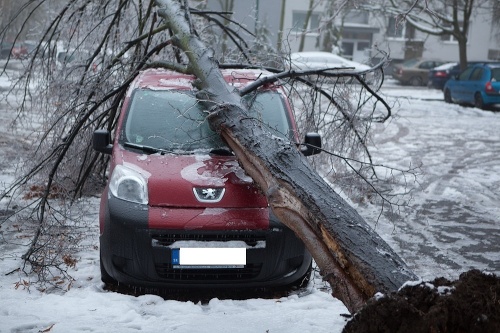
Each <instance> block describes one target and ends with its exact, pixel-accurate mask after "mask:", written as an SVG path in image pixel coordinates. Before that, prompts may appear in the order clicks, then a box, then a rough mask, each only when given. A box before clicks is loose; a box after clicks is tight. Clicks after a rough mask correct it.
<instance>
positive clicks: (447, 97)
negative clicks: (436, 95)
mask: <svg viewBox="0 0 500 333" xmlns="http://www.w3.org/2000/svg"><path fill="white" fill-rule="evenodd" d="M444 101H445V102H446V103H452V102H453V101H452V100H451V92H450V90H449V89H446V90H445V91H444Z"/></svg>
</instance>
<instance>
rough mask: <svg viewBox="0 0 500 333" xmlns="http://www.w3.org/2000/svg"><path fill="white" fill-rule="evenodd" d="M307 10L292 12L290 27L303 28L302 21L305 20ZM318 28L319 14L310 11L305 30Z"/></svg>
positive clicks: (298, 29) (297, 29)
mask: <svg viewBox="0 0 500 333" xmlns="http://www.w3.org/2000/svg"><path fill="white" fill-rule="evenodd" d="M306 17H307V12H297V11H294V12H293V13H292V29H293V30H295V31H302V30H303V29H304V22H305V21H306ZM318 28H319V14H317V13H311V17H310V18H309V23H308V25H307V28H306V30H308V31H311V30H317V29H318Z"/></svg>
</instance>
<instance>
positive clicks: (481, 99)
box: [474, 92, 484, 109]
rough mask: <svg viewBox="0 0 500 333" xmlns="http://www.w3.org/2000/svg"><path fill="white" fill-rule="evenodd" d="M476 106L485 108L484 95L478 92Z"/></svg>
mask: <svg viewBox="0 0 500 333" xmlns="http://www.w3.org/2000/svg"><path fill="white" fill-rule="evenodd" d="M474 106H475V107H476V108H478V109H484V101H483V96H481V94H480V93H478V92H477V93H476V94H475V95H474Z"/></svg>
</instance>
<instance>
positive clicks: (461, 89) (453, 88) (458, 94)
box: [448, 67, 473, 103]
mask: <svg viewBox="0 0 500 333" xmlns="http://www.w3.org/2000/svg"><path fill="white" fill-rule="evenodd" d="M472 69H473V67H469V68H467V69H466V70H465V71H463V72H462V73H460V75H458V77H457V78H456V79H452V80H451V81H450V82H449V84H448V88H449V89H450V92H451V98H452V99H453V100H454V101H456V102H459V103H464V102H465V95H464V94H465V90H466V88H465V86H466V85H467V81H468V80H469V77H470V74H471V73H472Z"/></svg>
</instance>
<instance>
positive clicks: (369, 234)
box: [157, 0, 416, 312]
mask: <svg viewBox="0 0 500 333" xmlns="http://www.w3.org/2000/svg"><path fill="white" fill-rule="evenodd" d="M157 3H158V4H159V6H160V8H161V10H160V11H159V13H160V16H162V17H163V18H165V21H166V22H168V24H169V26H170V28H171V30H172V31H173V33H174V34H175V35H176V37H177V38H174V40H175V43H176V45H177V46H178V47H179V48H180V49H182V50H184V52H185V54H186V56H187V57H188V58H189V62H190V64H189V68H190V70H191V71H192V73H193V74H194V75H196V76H197V78H198V81H197V82H198V86H197V88H198V89H199V90H200V92H199V93H198V97H199V98H200V100H203V101H206V102H205V103H206V109H207V110H210V111H211V113H210V115H209V122H210V124H211V125H212V126H213V128H214V129H215V130H216V131H217V132H219V133H220V135H221V136H222V137H223V138H224V139H225V140H226V141H227V143H228V145H229V146H230V147H231V148H232V149H233V151H234V152H235V154H236V157H237V158H238V161H239V162H240V164H241V166H242V167H243V169H244V170H245V171H246V172H247V173H248V174H249V175H250V176H251V177H252V178H253V179H254V181H255V182H256V184H257V185H258V186H259V187H260V189H261V190H262V191H263V193H264V194H265V195H266V197H267V199H268V201H269V205H270V207H271V209H272V210H273V212H274V213H275V214H276V216H277V217H278V218H279V219H280V220H281V222H282V223H284V224H285V225H287V226H288V227H289V228H291V229H292V230H293V231H294V232H295V233H296V234H297V235H298V236H299V237H300V238H301V239H302V241H303V242H304V244H305V245H306V247H307V248H308V250H309V251H310V252H311V254H312V256H313V258H314V260H315V261H316V263H317V264H318V267H319V268H320V270H321V274H322V275H323V277H324V279H325V280H326V281H328V282H329V283H330V285H331V286H332V289H333V296H335V297H336V298H338V299H340V300H341V301H342V302H343V303H344V304H345V305H346V307H347V308H348V309H349V311H351V312H355V311H357V310H358V309H360V308H361V306H363V305H364V303H365V302H366V301H367V300H368V299H369V298H371V297H372V296H373V295H374V294H375V293H376V292H383V293H387V292H390V291H396V290H397V289H399V288H400V287H401V285H402V284H403V283H404V282H406V281H408V280H412V279H415V278H416V276H415V275H414V274H413V273H412V272H411V271H410V270H409V269H408V268H407V266H406V264H405V263H404V262H403V261H402V260H401V259H400V258H399V256H398V255H397V254H396V253H394V251H393V250H392V249H391V248H390V247H389V246H388V245H387V243H386V242H385V241H384V240H382V238H380V236H378V235H377V233H375V232H374V231H373V230H372V229H371V228H370V227H369V226H368V225H367V223H366V222H365V221H364V220H363V218H362V217H361V216H360V215H359V214H358V213H357V212H356V211H355V210H354V209H353V208H352V207H351V206H349V205H348V204H347V203H346V202H345V201H344V200H343V199H342V198H341V197H340V196H339V195H338V194H337V193H335V192H334V191H333V189H332V188H331V187H330V186H329V185H328V184H327V183H326V182H325V181H324V180H323V179H322V177H320V176H319V175H318V174H317V173H316V171H315V170H314V169H313V168H312V167H311V166H310V165H309V163H308V161H307V159H306V158H305V157H304V156H303V155H302V154H301V153H300V152H299V151H298V149H297V148H296V147H295V144H293V143H291V142H285V141H283V140H279V139H276V138H275V137H274V136H273V135H272V134H270V133H269V132H268V131H267V129H265V128H263V127H262V126H261V123H260V122H259V121H258V120H256V119H254V118H251V117H248V116H246V114H247V110H246V109H245V107H244V106H243V105H242V104H241V96H240V95H239V94H238V93H237V92H235V91H234V88H233V87H231V86H229V85H227V83H226V81H225V80H224V78H223V76H222V73H221V72H220V70H219V68H218V65H217V63H216V61H215V60H214V57H213V52H211V50H210V49H209V48H207V47H206V46H205V45H204V44H203V43H202V42H201V40H200V39H199V38H198V37H196V35H195V34H192V33H191V29H190V26H189V25H188V23H187V21H186V20H185V19H184V17H185V16H184V12H183V10H182V9H181V8H180V6H179V5H178V4H177V2H176V1H173V0H157ZM311 3H312V1H311Z"/></svg>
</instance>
